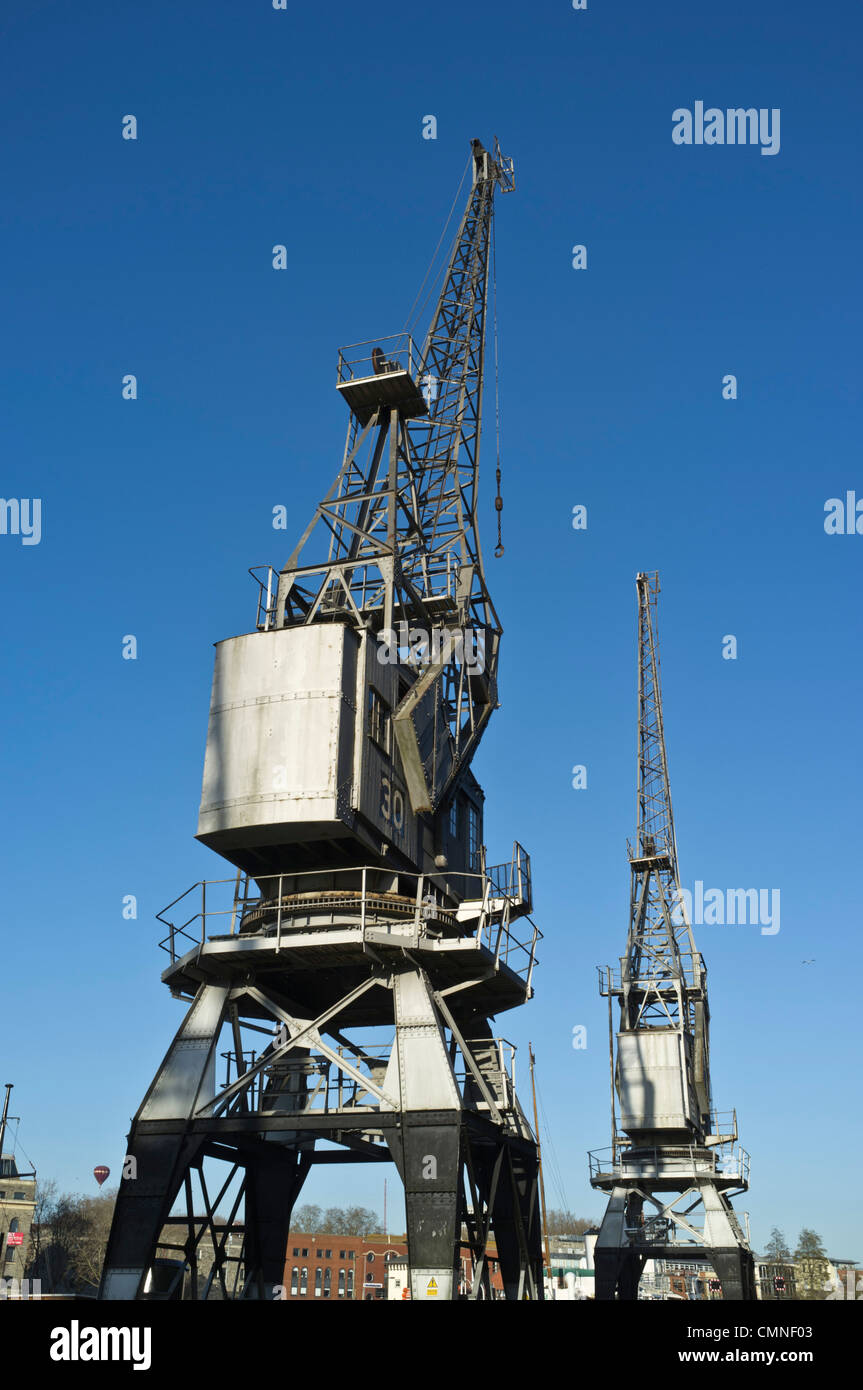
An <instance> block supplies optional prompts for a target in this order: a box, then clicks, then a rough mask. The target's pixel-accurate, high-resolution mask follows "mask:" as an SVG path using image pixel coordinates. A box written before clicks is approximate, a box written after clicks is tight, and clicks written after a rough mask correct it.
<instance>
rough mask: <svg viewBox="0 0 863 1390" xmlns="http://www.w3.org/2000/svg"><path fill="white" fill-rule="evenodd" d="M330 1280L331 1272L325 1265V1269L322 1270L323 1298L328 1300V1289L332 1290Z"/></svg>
mask: <svg viewBox="0 0 863 1390" xmlns="http://www.w3.org/2000/svg"><path fill="white" fill-rule="evenodd" d="M332 1279H333V1271H332V1270H331V1269H330V1266H329V1265H327V1267H326V1269H325V1270H324V1298H329V1296H330V1289H331V1288H332Z"/></svg>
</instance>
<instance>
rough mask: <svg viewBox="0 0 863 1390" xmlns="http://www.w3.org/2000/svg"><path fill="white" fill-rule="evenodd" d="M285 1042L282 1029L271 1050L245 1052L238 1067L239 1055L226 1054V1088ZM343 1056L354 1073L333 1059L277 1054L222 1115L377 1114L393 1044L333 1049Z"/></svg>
mask: <svg viewBox="0 0 863 1390" xmlns="http://www.w3.org/2000/svg"><path fill="white" fill-rule="evenodd" d="M281 1041H282V1037H281V1034H280V1032H279V1030H276V1032H275V1034H274V1036H273V1042H272V1044H271V1046H270V1048H268V1049H267V1048H265V1049H264V1050H263V1051H262V1052H260V1053H255V1052H244V1053H243V1054H242V1056H241V1058H240V1064H239V1065H238V1064H237V1053H236V1052H223V1053H221V1056H222V1057H223V1058H224V1060H225V1080H224V1088H225V1089H227V1088H228V1087H229V1086H232V1085H233V1084H234V1083H235V1082H237V1081H239V1080H241V1079H242V1077H243V1076H245V1075H246V1073H247V1072H250V1071H253V1069H254V1067H255V1063H256V1062H258V1063H260V1062H261V1059H262V1058H263V1059H265V1058H266V1056H267V1052H268V1051H271V1050H273V1049H275V1048H276V1047H277V1046H278V1045H279V1044H280V1043H281ZM333 1050H334V1051H336V1052H337V1053H338V1057H339V1058H340V1059H343V1060H344V1061H346V1062H347V1063H349V1064H350V1066H351V1070H352V1072H353V1073H355V1074H354V1075H351V1074H350V1072H348V1071H346V1070H344V1069H343V1068H342V1067H340V1066H339V1065H338V1064H337V1063H336V1062H335V1061H333V1060H332V1059H331V1058H329V1057H324V1056H320V1055H315V1056H311V1055H309V1054H308V1053H307V1052H306V1053H303V1054H302V1055H298V1054H296V1053H289V1054H287V1055H283V1056H276V1055H274V1056H273V1058H272V1061H271V1062H270V1061H265V1063H264V1065H263V1066H260V1067H259V1069H258V1071H257V1072H255V1073H254V1075H253V1076H252V1077H251V1079H250V1080H249V1082H248V1085H247V1086H245V1087H244V1089H242V1090H240V1091H238V1092H237V1093H236V1094H235V1095H234V1096H233V1097H232V1099H231V1100H230V1102H229V1103H228V1105H227V1106H226V1107H225V1109H224V1111H223V1112H222V1113H223V1114H225V1115H232V1114H243V1113H247V1112H251V1113H253V1114H281V1115H286V1116H290V1114H291V1112H292V1110H295V1111H296V1112H297V1113H302V1114H308V1113H309V1111H310V1110H311V1111H314V1112H315V1113H316V1114H324V1115H329V1114H334V1113H341V1112H344V1111H356V1110H363V1109H368V1110H377V1109H378V1108H379V1105H380V1097H379V1095H378V1094H377V1090H378V1089H379V1088H380V1085H381V1082H382V1080H383V1075H384V1072H385V1070H386V1064H387V1061H388V1059H389V1056H390V1052H391V1050H392V1049H391V1044H384V1043H372V1044H369V1045H364V1044H360V1043H358V1044H356V1045H355V1046H354V1047H346V1046H344V1045H342V1044H339V1045H338V1046H337V1047H336V1046H335V1045H334V1047H333Z"/></svg>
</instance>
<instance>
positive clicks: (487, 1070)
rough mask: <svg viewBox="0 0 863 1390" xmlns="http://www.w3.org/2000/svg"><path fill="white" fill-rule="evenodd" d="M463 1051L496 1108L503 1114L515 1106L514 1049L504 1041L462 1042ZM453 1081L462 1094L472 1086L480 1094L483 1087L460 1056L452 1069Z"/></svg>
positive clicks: (484, 1039)
mask: <svg viewBox="0 0 863 1390" xmlns="http://www.w3.org/2000/svg"><path fill="white" fill-rule="evenodd" d="M465 1047H466V1048H467V1049H468V1051H469V1052H470V1054H471V1058H472V1060H473V1062H474V1065H475V1067H476V1069H477V1072H479V1074H480V1076H481V1077H482V1080H483V1083H484V1084H485V1086H486V1087H487V1088H488V1091H489V1093H490V1094H491V1096H492V1098H493V1099H494V1102H495V1104H496V1105H497V1106H498V1107H499V1108H501V1109H504V1110H511V1109H513V1107H514V1105H515V1054H516V1051H517V1049H516V1046H515V1044H514V1043H511V1042H509V1041H508V1040H507V1039H506V1038H465ZM455 1076H456V1081H457V1082H458V1084H459V1087H460V1089H461V1090H462V1093H464V1090H465V1087H468V1088H470V1087H472V1086H475V1087H476V1088H477V1089H478V1091H479V1092H480V1094H482V1086H481V1085H480V1083H479V1081H478V1080H477V1076H476V1073H475V1072H474V1070H473V1068H472V1067H471V1066H470V1064H469V1063H468V1061H467V1059H466V1058H465V1057H464V1056H463V1060H462V1061H461V1062H459V1063H457V1064H456V1067H455Z"/></svg>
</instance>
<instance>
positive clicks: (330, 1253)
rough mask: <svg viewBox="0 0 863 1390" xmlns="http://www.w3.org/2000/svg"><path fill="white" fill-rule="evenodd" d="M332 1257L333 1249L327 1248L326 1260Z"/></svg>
mask: <svg viewBox="0 0 863 1390" xmlns="http://www.w3.org/2000/svg"><path fill="white" fill-rule="evenodd" d="M332 1258H333V1252H332V1250H325V1251H324V1259H326V1260H331V1259H332Z"/></svg>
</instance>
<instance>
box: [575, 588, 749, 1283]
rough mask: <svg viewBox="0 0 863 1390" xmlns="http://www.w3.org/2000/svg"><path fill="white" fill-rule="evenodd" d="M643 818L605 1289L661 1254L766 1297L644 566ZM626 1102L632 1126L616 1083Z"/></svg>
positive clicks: (606, 989) (619, 987)
mask: <svg viewBox="0 0 863 1390" xmlns="http://www.w3.org/2000/svg"><path fill="white" fill-rule="evenodd" d="M636 587H637V590H638V826H637V836H636V843H635V845H634V846H633V845H631V844H630V845H629V846H628V857H629V866H630V904H629V932H628V935H627V941H626V953H625V955H623V956H622V957H621V959H620V966H619V969H614V968H612V967H607V968H606V969H605V970H601V971H600V992H601V994H602V995H603V996H604V997H606V998H607V999H608V1008H609V1036H610V1039H611V1033H612V1029H613V1020H612V1001H613V1000H617V1002H618V1005H619V1024H618V1030H617V1037H616V1063H615V1058H614V1052H613V1050H612V1081H613V1089H612V1112H611V1119H612V1147H611V1154H610V1157H609V1155H608V1153H607V1151H606V1152H602V1151H597V1152H595V1153H591V1154H590V1174H591V1183H592V1185H593V1187H595V1188H597V1189H599V1191H601V1192H607V1193H608V1194H609V1200H608V1206H607V1208H606V1212H605V1216H604V1218H603V1221H602V1225H601V1227H600V1232H599V1236H598V1237H597V1242H596V1250H595V1267H596V1297H597V1299H619V1300H627V1299H634V1298H636V1297H637V1296H638V1283H639V1279H640V1277H641V1274H642V1271H643V1269H644V1265H645V1263H646V1261H647V1260H648V1259H653V1260H668V1261H675V1260H681V1259H686V1258H691V1257H692V1256H693V1255H694V1254H695V1255H699V1256H700V1257H701V1258H702V1259H705V1260H706V1261H709V1263H711V1264H712V1265H713V1268H714V1270H715V1272H716V1276H717V1279H718V1281H719V1283H720V1285H721V1288H722V1294H723V1297H724V1298H726V1299H754V1298H755V1296H756V1295H755V1274H754V1262H753V1256H752V1252H751V1250H750V1247H749V1241H748V1237H747V1234H746V1232H745V1231H744V1228H743V1226H742V1225H741V1223H740V1221H739V1219H738V1217H737V1214H736V1213H735V1212H734V1210H733V1208H732V1205H731V1197H732V1195H733V1194H734V1193H735V1192H737V1193H743V1192H746V1191H747V1189H748V1186H749V1155H748V1154H747V1153H746V1152H745V1150H744V1149H742V1148H740V1147H739V1145H738V1144H737V1138H738V1135H737V1116H736V1112H734V1111H731V1112H728V1113H727V1114H717V1112H716V1111H714V1109H713V1104H712V1097H711V1089H710V1057H709V1042H708V1031H709V1020H710V1011H709V1008H708V1002H707V969H706V967H705V964H704V959H703V957H702V956H701V955H700V953H699V952H698V951H697V950H696V949H695V941H694V938H693V934H692V926H691V924H690V922H689V918H688V915H687V911H686V905H685V899H684V896H683V894H682V892H681V888H680V873H679V869H678V862H677V841H676V838H675V833H674V817H673V814H672V808H671V785H670V781H669V776H668V759H667V755H666V747H665V730H664V726H663V716H662V691H661V687H660V670H659V648H658V641H657V632H656V605H657V599H658V596H659V578H658V575H656V574H653V575H649V574H644V573H642V574H639V575H638V576H637V578H636ZM615 1090H616V1092H617V1097H618V1101H619V1104H620V1128H621V1130H622V1131H623V1134H622V1135H621V1134H620V1133H619V1132H618V1128H617V1120H616V1115H615V1104H614V1091H615Z"/></svg>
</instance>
